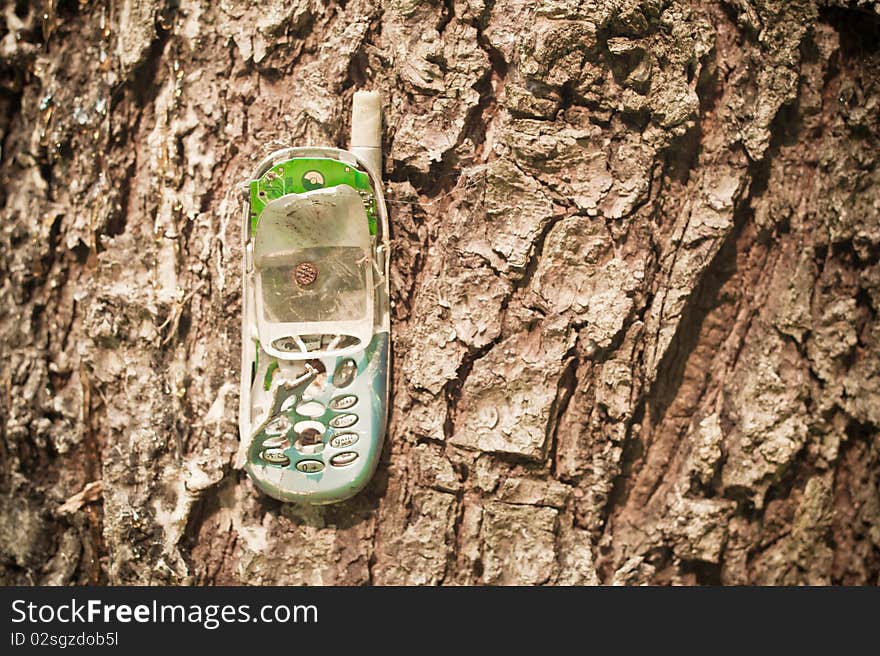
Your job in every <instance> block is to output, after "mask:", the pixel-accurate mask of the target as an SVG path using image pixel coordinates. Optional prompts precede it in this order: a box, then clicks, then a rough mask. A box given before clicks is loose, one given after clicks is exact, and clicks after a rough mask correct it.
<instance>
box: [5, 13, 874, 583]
mask: <svg viewBox="0 0 880 656" xmlns="http://www.w3.org/2000/svg"><path fill="white" fill-rule="evenodd" d="M2 7H3V8H2V14H3V27H2V29H0V81H2V92H0V105H2V112H0V137H2V159H0V177H2V187H0V207H2V212H0V253H2V263H0V269H2V290H0V334H2V345H0V353H2V369H0V381H2V386H3V389H2V391H3V393H2V394H0V406H2V414H3V417H4V421H3V428H2V447H0V471H2V474H0V475H2V478H0V579H2V580H3V582H5V583H52V584H65V583H87V582H88V583H118V584H129V583H197V584H214V583H257V584H260V583H262V584H279V583H285V584H299V583H306V584H320V583H322V584H337V583H346V584H362V583H375V584H404V583H408V584H440V583H445V584H471V583H491V584H512V583H521V584H545V583H549V584H554V583H555V584H591V583H626V584H634V583H685V584H687V583H725V584H734V583H759V584H764V583H767V584H770V583H773V584H799V583H812V584H821V583H877V582H878V577H880V490H878V485H880V438H878V426H880V321H878V311H880V166H878V160H880V50H878V41H880V19H878V14H880V2H876V1H868V0H849V1H846V0H837V1H829V0H825V1H818V0H791V1H789V0H726V1H715V2H708V3H706V2H698V1H696V0H583V1H580V2H579V1H577V0H551V1H548V2H528V1H526V0H495V1H493V0H447V1H445V2H435V3H431V2H417V1H415V0H388V1H385V2H377V1H376V0H347V1H346V2H338V3H337V2H328V3H325V2H319V1H317V0H298V1H295V2H286V1H282V0H267V1H265V2H261V3H250V2H244V1H243V0H237V1H236V0H221V1H220V2H209V1H207V0H202V1H201V2H199V1H198V0H180V1H179V2H175V1H173V0H165V1H164V2H163V1H162V0H119V1H118V2H113V1H109V0H107V1H103V2H102V1H101V0H97V1H93V2H91V1H89V0H80V1H79V2H77V1H76V0H64V1H58V2H55V3H54V4H53V3H52V0H49V1H48V2H44V3H43V4H42V5H34V4H30V3H28V2H26V1H21V0H19V1H17V2H12V1H10V0H6V1H5V2H3V4H2ZM358 87H367V88H375V89H378V90H380V91H382V92H383V93H384V96H385V102H386V116H385V119H386V145H387V160H386V166H385V173H386V178H387V180H389V183H388V197H389V199H390V208H391V222H392V236H393V239H394V260H393V279H392V288H393V298H394V308H393V317H394V323H393V344H394V369H393V378H394V386H393V411H392V417H391V422H390V430H389V439H388V441H387V444H386V449H385V452H384V454H383V459H382V464H381V466H380V470H379V472H378V474H377V475H376V477H375V479H374V481H373V482H372V483H371V485H370V487H369V488H368V490H367V491H366V492H365V493H363V494H361V495H360V496H358V497H356V498H355V499H354V500H352V501H350V502H348V503H345V504H341V505H338V506H333V507H327V508H318V509H303V508H298V507H295V506H291V505H283V504H279V503H276V502H274V501H272V500H270V499H267V498H266V497H263V496H261V495H259V494H258V493H256V491H255V490H254V488H253V486H252V485H251V484H250V482H249V481H248V479H247V477H246V476H245V475H244V474H243V473H242V472H241V471H239V470H236V469H234V468H233V466H232V462H233V456H234V454H235V452H236V449H237V443H238V434H237V423H236V421H237V420H236V413H237V407H238V404H237V385H238V367H239V349H240V334H239V333H240V329H239V322H240V318H239V309H240V273H239V267H240V257H241V249H240V243H239V239H240V238H239V230H240V224H239V220H240V219H239V195H238V192H237V188H236V187H237V184H238V183H239V182H240V181H242V180H243V179H244V178H245V176H246V175H247V174H248V172H249V171H250V170H251V169H252V167H253V164H254V162H255V160H256V159H258V158H259V157H261V156H262V155H264V154H265V153H266V152H268V151H269V150H272V149H274V148H277V147H278V146H279V145H281V144H285V145H298V144H306V143H314V144H330V145H344V144H345V140H346V138H347V136H346V133H347V112H348V110H349V107H350V102H351V95H352V93H353V91H354V90H355V89H356V88H358Z"/></svg>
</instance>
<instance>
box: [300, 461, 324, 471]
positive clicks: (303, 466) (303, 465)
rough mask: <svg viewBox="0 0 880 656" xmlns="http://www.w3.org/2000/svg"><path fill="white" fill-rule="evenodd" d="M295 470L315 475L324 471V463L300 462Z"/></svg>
mask: <svg viewBox="0 0 880 656" xmlns="http://www.w3.org/2000/svg"><path fill="white" fill-rule="evenodd" d="M296 468H297V469H299V470H300V471H301V472H302V473H304V474H317V473H318V472H319V471H321V470H323V469H324V463H323V462H321V461H320V460H300V461H299V462H298V463H296Z"/></svg>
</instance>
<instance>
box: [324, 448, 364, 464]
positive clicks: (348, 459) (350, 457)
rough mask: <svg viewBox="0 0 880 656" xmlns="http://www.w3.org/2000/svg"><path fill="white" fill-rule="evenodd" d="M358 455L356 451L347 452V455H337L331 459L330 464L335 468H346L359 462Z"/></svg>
mask: <svg viewBox="0 0 880 656" xmlns="http://www.w3.org/2000/svg"><path fill="white" fill-rule="evenodd" d="M357 457H358V454H356V453H355V452H354V451H346V452H345V453H337V454H336V455H335V456H333V457H332V458H330V464H331V465H333V466H334V467H345V466H346V465H350V464H351V463H353V462H354V461H355V460H357Z"/></svg>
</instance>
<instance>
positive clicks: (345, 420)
mask: <svg viewBox="0 0 880 656" xmlns="http://www.w3.org/2000/svg"><path fill="white" fill-rule="evenodd" d="M357 420H358V416H357V415H353V414H351V413H348V414H344V415H336V416H335V417H333V419H331V420H330V425H331V426H332V427H333V428H348V427H349V426H354V425H355V424H356V423H357Z"/></svg>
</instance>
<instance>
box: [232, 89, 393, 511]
mask: <svg viewBox="0 0 880 656" xmlns="http://www.w3.org/2000/svg"><path fill="white" fill-rule="evenodd" d="M381 124H382V123H381V109H380V98H379V94H378V93H376V92H365V91H359V92H356V93H355V95H354V100H353V103H352V134H351V147H350V149H349V150H348V151H346V150H340V149H338V148H322V147H302V148H285V149H282V150H278V151H276V152H274V153H272V154H271V155H269V156H268V157H266V158H265V159H263V160H262V161H261V162H260V163H259V165H258V166H257V168H256V170H255V171H254V174H253V177H252V179H251V180H250V181H249V182H248V183H247V184H246V185H245V195H246V202H245V211H244V217H243V223H244V225H243V231H242V232H243V237H244V273H243V278H242V280H243V282H242V369H241V372H242V380H241V400H240V408H239V429H240V431H241V440H242V451H243V455H244V458H245V468H246V470H247V472H248V474H249V475H250V477H251V479H252V480H253V481H254V483H255V484H256V485H257V487H258V488H260V489H261V490H262V491H263V492H265V493H266V494H268V495H269V496H272V497H274V498H276V499H280V500H282V501H292V502H299V503H306V504H327V503H334V502H337V501H343V500H345V499H348V498H349V497H352V496H354V495H355V494H357V493H358V492H359V491H360V490H362V489H363V488H364V486H365V485H366V484H367V482H368V481H369V480H370V478H371V477H372V475H373V473H374V472H375V470H376V466H377V464H378V460H379V456H380V454H381V452H382V444H383V441H384V438H385V425H386V421H387V414H388V376H389V365H388V363H389V300H388V253H389V242H388V214H387V211H386V209H385V201H384V198H383V195H382V184H381V169H382V151H381V129H382V128H381Z"/></svg>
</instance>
